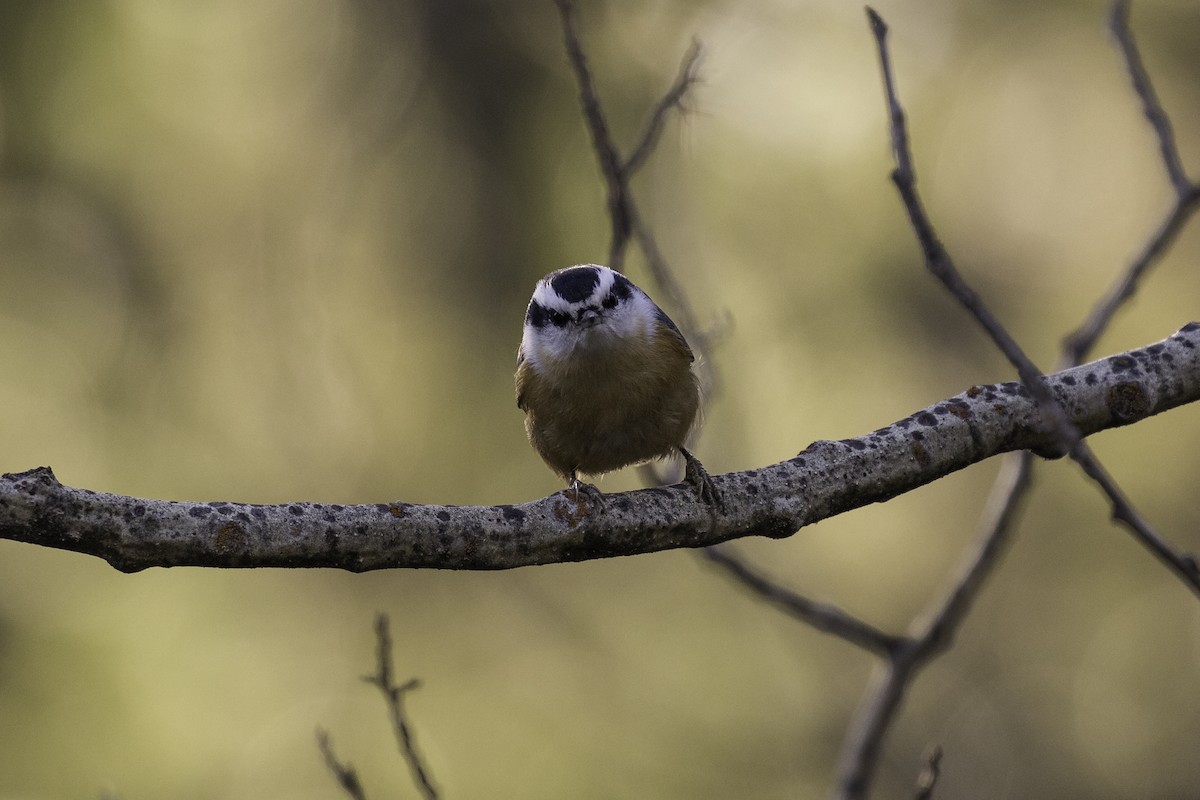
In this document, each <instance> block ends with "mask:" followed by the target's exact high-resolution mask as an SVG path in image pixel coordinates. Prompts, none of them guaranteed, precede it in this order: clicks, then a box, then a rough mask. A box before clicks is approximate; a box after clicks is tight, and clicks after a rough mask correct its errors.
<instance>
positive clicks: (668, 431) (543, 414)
mask: <svg viewBox="0 0 1200 800" xmlns="http://www.w3.org/2000/svg"><path fill="white" fill-rule="evenodd" d="M694 360H695V357H694V356H693V355H692V349H691V348H690V347H689V346H688V343H687V340H685V339H684V338H683V334H682V333H680V331H679V328H678V327H676V325H675V323H674V322H672V321H671V318H670V317H668V316H667V315H666V313H665V312H664V311H663V310H662V309H661V308H659V307H658V306H657V305H656V304H655V303H654V301H653V300H651V299H650V297H649V295H647V294H646V293H645V292H643V291H642V290H641V289H639V288H638V287H637V286H635V285H634V284H633V282H632V281H630V280H629V279H628V278H626V277H625V276H624V275H622V274H621V273H619V272H616V271H615V270H611V269H609V268H608V267H602V266H598V265H596V264H583V265H580V266H575V267H567V268H566V269H560V270H557V271H555V272H551V273H550V274H549V275H547V276H546V277H544V278H542V279H541V280H540V281H538V284H537V286H536V287H535V288H534V290H533V297H532V298H531V299H530V301H529V307H528V309H527V310H526V312H525V329H524V333H523V335H522V337H521V346H520V348H519V349H518V350H517V374H516V384H517V406H518V407H519V408H520V409H521V410H522V411H524V412H525V432H526V433H527V434H528V435H529V442H530V444H532V445H533V449H534V450H536V451H537V454H538V455H539V456H541V457H542V460H543V461H545V462H546V464H547V465H548V466H549V467H550V469H552V470H554V472H555V473H556V474H558V475H559V476H560V477H561V478H562V479H563V480H564V481H566V482H567V485H568V487H569V488H572V489H574V490H575V497H576V499H578V497H579V492H580V491H584V492H586V493H588V494H589V495H591V496H592V497H593V498H594V499H596V500H598V501H602V497H601V495H600V491H599V490H598V489H597V488H596V487H595V486H591V485H589V484H585V483H582V482H581V481H580V480H579V474H580V473H584V474H587V475H599V474H601V473H604V472H611V471H613V470H616V469H620V468H621V467H627V466H630V465H632V464H640V463H642V462H645V461H650V460H651V459H655V458H665V457H667V456H671V455H674V454H676V453H678V454H679V455H681V456H682V457H683V459H684V461H685V462H686V464H687V468H686V470H685V480H686V481H687V482H688V483H691V484H692V485H693V486H694V487H695V488H696V492H697V495H698V497H699V498H700V499H701V500H702V501H704V502H706V503H708V504H710V505H719V504H720V500H719V497H718V494H717V489H716V486H714V485H713V481H712V478H710V477H709V475H708V472H707V471H705V469H704V466H703V465H702V464H701V463H700V461H699V460H698V459H697V458H696V457H695V456H693V455H692V454H691V453H689V452H688V450H687V448H685V447H684V443H685V442H686V441H687V437H688V433H689V432H690V431H691V429H692V427H693V425H694V424H695V422H696V415H697V411H698V410H699V408H700V386H699V383H698V382H697V380H696V376H695V374H694V373H693V372H692V362H693V361H694Z"/></svg>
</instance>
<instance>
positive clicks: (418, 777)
mask: <svg viewBox="0 0 1200 800" xmlns="http://www.w3.org/2000/svg"><path fill="white" fill-rule="evenodd" d="M375 638H376V640H377V645H376V668H375V674H374V675H364V676H363V680H364V681H366V682H367V683H369V684H371V685H372V686H375V687H376V688H378V689H379V691H380V692H382V693H383V697H384V700H385V701H386V703H387V707H388V716H389V717H390V718H391V721H392V729H393V731H394V732H395V734H396V742H397V744H398V745H399V746H400V753H401V754H402V755H403V756H404V760H405V761H406V762H408V768H409V770H410V771H411V772H412V775H413V781H414V782H415V783H416V784H417V788H418V789H420V790H421V794H422V795H423V796H424V797H425V798H427V800H436V798H437V796H438V793H437V789H435V788H434V786H433V781H432V780H431V779H430V777H429V770H428V769H426V767H425V763H424V762H423V761H422V760H421V756H420V754H419V753H418V752H417V745H416V742H415V741H414V739H413V732H412V728H411V726H410V725H409V724H408V718H407V716H405V713H404V695H405V694H407V693H408V692H410V691H412V690H413V689H416V688H417V687H418V686H420V685H421V681H420V680H419V679H417V678H412V679H410V680H408V681H407V682H405V683H403V684H401V685H397V684H396V682H395V678H394V677H393V672H392V635H391V631H390V627H389V622H388V616H387V614H380V615H379V616H378V617H376V618H375Z"/></svg>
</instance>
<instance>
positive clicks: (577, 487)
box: [567, 470, 604, 508]
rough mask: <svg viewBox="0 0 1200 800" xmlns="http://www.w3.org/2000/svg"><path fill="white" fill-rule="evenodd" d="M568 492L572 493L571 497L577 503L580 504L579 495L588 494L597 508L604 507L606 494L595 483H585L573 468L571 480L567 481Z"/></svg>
mask: <svg viewBox="0 0 1200 800" xmlns="http://www.w3.org/2000/svg"><path fill="white" fill-rule="evenodd" d="M567 492H568V493H569V494H570V495H571V499H572V500H574V501H575V505H579V495H580V494H584V495H587V498H588V500H590V501H591V502H592V504H593V505H595V506H596V507H597V508H604V494H603V492H601V491H600V489H599V488H597V487H596V486H595V485H594V484H591V483H584V482H583V481H581V480H579V476H578V475H576V474H575V470H571V480H570V481H569V482H568V483H567Z"/></svg>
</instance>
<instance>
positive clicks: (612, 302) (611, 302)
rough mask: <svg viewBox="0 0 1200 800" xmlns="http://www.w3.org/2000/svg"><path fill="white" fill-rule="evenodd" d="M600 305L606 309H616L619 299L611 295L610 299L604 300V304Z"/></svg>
mask: <svg viewBox="0 0 1200 800" xmlns="http://www.w3.org/2000/svg"><path fill="white" fill-rule="evenodd" d="M600 305H602V306H604V307H605V308H616V307H617V298H616V296H615V295H611V294H610V295H609V296H608V297H605V298H604V302H602V303H601V304H600Z"/></svg>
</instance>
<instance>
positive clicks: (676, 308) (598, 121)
mask: <svg viewBox="0 0 1200 800" xmlns="http://www.w3.org/2000/svg"><path fill="white" fill-rule="evenodd" d="M555 2H556V5H557V6H558V10H559V15H560V16H561V18H562V27H563V39H564V41H565V43H566V49H567V56H568V58H569V59H570V61H571V68H572V69H573V70H574V72H575V80H576V82H577V83H578V84H579V98H580V103H581V104H582V106H583V117H584V120H585V121H586V122H587V126H588V130H589V131H590V133H591V137H592V147H593V149H594V150H595V152H596V160H597V161H598V162H599V165H600V172H601V174H602V175H603V176H604V184H605V187H606V190H607V193H608V215H609V221H610V222H611V225H612V241H611V243H610V245H609V254H608V266H610V267H612V268H613V269H615V270H618V271H621V270H622V268H623V266H624V263H625V254H626V250H627V249H628V246H629V242H630V240H631V239H633V238H636V240H637V243H638V246H639V247H640V248H641V249H642V252H643V253H644V254H645V256H646V263H647V266H648V268H649V269H650V272H651V274H652V275H653V276H654V280H655V282H656V283H657V284H658V286H659V287H660V288H661V289H662V292H661V293H660V295H661V296H662V297H663V298H665V299H666V301H667V304H668V305H669V306H670V310H671V312H672V313H673V314H674V316H675V322H676V323H677V324H678V325H679V327H680V328H681V329H682V330H683V332H684V336H685V337H686V338H687V340H688V341H689V342H690V343H691V344H692V346H693V348H695V349H696V350H697V351H698V352H701V353H703V352H704V351H705V347H706V345H707V341H706V340H705V339H703V338H702V333H701V332H700V330H699V326H698V325H697V324H696V321H695V317H694V315H693V313H692V310H691V306H690V304H689V303H688V302H687V298H686V297H685V295H684V292H683V289H682V287H681V286H680V285H679V282H678V281H676V280H675V279H674V277H673V276H672V274H671V270H670V269H669V268H668V266H667V262H666V258H665V257H664V256H663V254H662V251H661V250H660V249H659V247H658V244H657V242H656V241H655V239H654V234H653V232H652V231H651V230H650V228H649V226H648V225H646V224H645V223H644V222H643V220H642V218H641V213H640V212H639V211H638V208H637V204H636V203H635V201H634V199H633V192H632V190H631V189H630V187H629V181H630V178H632V177H633V174H634V173H635V172H636V171H637V170H638V169H640V168H641V167H642V165H643V164H644V163H645V162H646V160H647V159H648V158H649V157H650V155H651V154H652V153H653V151H654V148H655V146H657V144H658V142H659V139H660V137H661V135H662V131H663V127H664V126H665V125H666V121H667V117H668V115H669V114H670V112H671V111H673V110H675V109H680V108H682V107H683V101H684V99H685V97H686V96H687V93H688V91H689V90H690V89H691V88H692V86H694V85H695V84H696V82H697V81H698V80H699V78H698V75H699V69H698V68H699V63H700V55H701V53H702V47H701V45H700V43H699V42H698V41H694V42H693V43H692V46H691V47H690V48H688V51H687V53H685V54H684V57H683V61H682V63H681V64H680V67H679V74H678V75H677V76H676V78H675V82H674V83H673V84H672V85H671V87H670V88H669V89H668V90H667V91H666V93H665V94H664V95H663V96H662V98H661V99H660V100H659V101H658V103H657V104H655V107H654V109H653V111H652V112H651V114H650V119H649V122H648V123H647V125H646V130H645V131H644V132H643V133H642V136H641V138H640V139H639V140H638V143H637V145H636V146H635V147H634V148H633V154H632V155H631V156H630V157H629V158H628V160H622V158H621V154H620V150H619V149H618V148H617V146H616V143H615V142H614V141H613V137H612V132H611V129H610V128H609V125H608V120H607V118H606V117H605V115H604V110H603V108H602V107H601V105H600V98H599V95H598V94H597V93H596V81H595V79H594V78H593V76H592V72H591V69H590V67H588V62H587V57H586V56H585V54H584V51H583V44H582V42H581V40H580V36H579V24H578V20H577V18H576V12H575V7H574V4H573V3H572V2H570V0H555ZM701 364H702V365H704V364H706V362H705V361H704V360H703V359H702V360H701ZM705 368H707V367H705ZM707 382H708V383H711V375H709V376H708V377H707Z"/></svg>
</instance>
